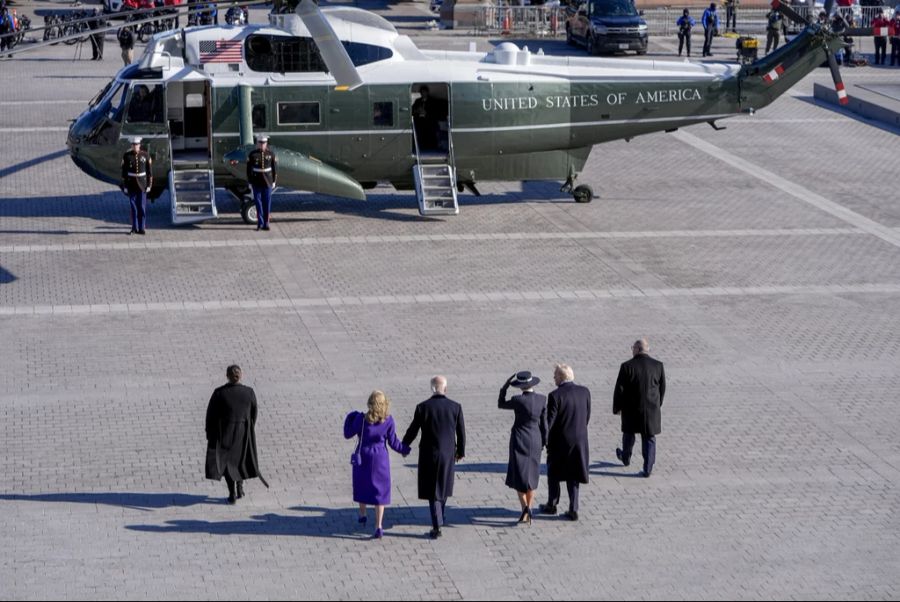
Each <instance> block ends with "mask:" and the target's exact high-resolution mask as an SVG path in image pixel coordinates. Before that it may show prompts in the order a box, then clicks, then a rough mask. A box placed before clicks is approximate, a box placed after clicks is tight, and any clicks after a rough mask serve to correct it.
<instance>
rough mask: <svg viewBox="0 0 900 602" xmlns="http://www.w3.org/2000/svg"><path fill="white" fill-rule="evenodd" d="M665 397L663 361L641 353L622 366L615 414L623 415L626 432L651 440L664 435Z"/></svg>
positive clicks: (623, 427) (616, 391)
mask: <svg viewBox="0 0 900 602" xmlns="http://www.w3.org/2000/svg"><path fill="white" fill-rule="evenodd" d="M665 394H666V373H665V371H664V370H663V365H662V362H660V361H658V360H655V359H653V358H652V357H650V356H649V355H647V354H644V353H641V354H639V355H636V356H635V357H634V358H632V359H630V360H628V361H627V362H625V363H624V364H622V367H621V368H619V377H618V378H617V379H616V390H615V392H614V393H613V413H617V412H622V432H623V433H641V434H642V435H644V436H647V437H649V436H654V435H658V434H659V433H661V432H662V420H661V416H660V415H661V413H662V412H661V411H660V408H662V404H663V397H664V396H665Z"/></svg>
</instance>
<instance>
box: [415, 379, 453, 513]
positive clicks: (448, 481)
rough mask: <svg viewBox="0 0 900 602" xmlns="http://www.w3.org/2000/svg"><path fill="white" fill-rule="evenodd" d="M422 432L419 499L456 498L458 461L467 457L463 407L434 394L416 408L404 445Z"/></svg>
mask: <svg viewBox="0 0 900 602" xmlns="http://www.w3.org/2000/svg"><path fill="white" fill-rule="evenodd" d="M420 429H421V431H422V439H421V441H419V499H420V500H446V499H447V498H449V497H451V496H452V495H453V477H454V475H455V469H456V458H457V457H459V458H461V457H463V456H465V455H466V425H465V421H464V420H463V411H462V406H461V405H459V404H458V403H456V402H455V401H453V400H452V399H450V398H448V397H446V396H444V395H439V394H434V395H433V396H432V397H431V399H427V400H425V401H423V402H422V403H420V404H419V405H417V406H416V411H415V414H414V415H413V421H412V423H411V424H410V425H409V428H408V429H407V430H406V435H404V437H403V444H404V445H411V444H412V442H413V441H415V439H416V436H418V434H419V430H420Z"/></svg>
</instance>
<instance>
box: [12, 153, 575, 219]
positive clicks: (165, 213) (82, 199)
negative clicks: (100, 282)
mask: <svg viewBox="0 0 900 602" xmlns="http://www.w3.org/2000/svg"><path fill="white" fill-rule="evenodd" d="M60 153H63V154H64V151H60V152H57V153H50V154H48V155H44V156H42V157H37V158H34V159H29V160H28V161H23V162H21V163H18V164H16V165H12V166H10V167H7V168H5V169H4V170H3V171H2V172H0V176H3V175H9V174H11V173H16V172H21V171H23V170H26V169H29V168H30V167H34V166H35V165H39V164H40V163H42V162H45V161H50V160H53V159H55V158H58V157H59V156H62V155H61V154H60ZM523 202H531V203H536V202H537V203H573V202H574V201H573V200H572V198H571V197H570V196H568V195H563V193H561V192H559V183H557V182H546V181H534V182H529V181H526V182H522V186H521V190H516V191H506V192H497V193H488V194H482V195H481V196H475V195H473V194H466V193H464V194H462V195H461V196H460V202H459V204H460V208H461V210H463V211H465V208H466V207H489V206H500V205H506V204H514V203H523ZM170 207H171V205H170V203H169V197H168V193H164V194H163V195H162V196H161V197H160V198H159V199H157V200H156V202H151V203H148V204H147V218H148V222H149V223H150V224H151V225H152V227H153V229H156V230H181V231H184V230H186V229H188V228H191V229H201V228H204V227H206V228H208V227H210V226H212V227H220V228H235V229H237V228H240V229H245V228H246V227H247V226H246V225H245V224H244V223H243V221H242V220H241V219H240V217H238V214H239V212H240V206H239V204H238V202H237V200H235V199H234V197H232V196H231V195H230V194H228V193H225V192H220V193H219V194H218V195H217V198H216V207H217V208H218V210H219V212H220V217H219V218H217V219H216V220H214V221H212V222H209V223H207V224H201V225H194V226H183V225H178V226H176V225H174V224H172V223H171V217H170ZM416 209H417V202H416V198H415V195H413V194H411V193H408V192H406V191H402V192H397V191H393V190H389V189H386V188H385V189H381V190H375V191H373V194H370V195H369V196H368V198H367V200H365V201H355V200H350V199H344V198H340V197H331V196H325V195H318V194H312V193H306V192H294V191H286V192H284V193H279V194H276V195H275V196H274V197H273V206H272V210H273V214H274V215H275V218H274V220H275V221H276V222H280V223H311V224H314V223H317V222H323V221H329V220H330V219H331V218H329V217H328V216H327V215H326V216H323V215H308V214H309V213H311V212H320V213H326V214H327V213H329V212H331V213H334V214H338V215H348V216H357V217H362V218H371V219H375V220H382V221H394V222H408V223H413V222H419V223H429V222H433V223H441V222H443V221H444V219H442V218H436V217H428V216H425V217H423V216H420V215H419V214H418V212H417V211H416ZM304 213H307V215H304ZM55 217H66V218H83V219H88V220H93V221H95V222H100V223H102V225H99V224H98V225H96V226H94V227H91V225H90V224H85V226H84V228H83V229H79V230H70V229H49V228H48V229H45V230H44V229H36V228H33V227H32V228H27V229H25V228H23V229H12V228H7V229H3V230H0V234H8V235H33V234H46V235H51V236H66V235H70V234H110V235H120V234H123V228H127V227H128V220H129V208H128V200H127V198H126V197H125V196H124V195H122V193H121V192H119V191H117V190H109V191H107V192H104V193H102V194H82V195H72V196H41V197H16V198H6V199H0V218H26V219H27V218H35V219H41V218H43V219H47V218H55ZM126 232H127V230H126Z"/></svg>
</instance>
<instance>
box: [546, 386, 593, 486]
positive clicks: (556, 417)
mask: <svg viewBox="0 0 900 602" xmlns="http://www.w3.org/2000/svg"><path fill="white" fill-rule="evenodd" d="M590 421H591V392H590V391H588V389H587V387H582V386H581V385H576V384H575V383H573V382H565V383H563V384H561V385H560V386H559V387H557V388H556V389H555V390H554V391H553V392H551V393H550V396H549V397H548V402H547V427H548V430H549V435H548V437H547V477H548V478H549V479H552V480H554V481H577V482H579V483H587V482H588V465H589V464H590V456H589V453H588V431H587V427H588V422H590Z"/></svg>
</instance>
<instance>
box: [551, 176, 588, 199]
mask: <svg viewBox="0 0 900 602" xmlns="http://www.w3.org/2000/svg"><path fill="white" fill-rule="evenodd" d="M559 191H560V192H568V193H571V194H572V198H574V199H575V202H576V203H590V202H591V201H592V200H593V199H594V189H593V188H591V187H590V186H588V185H587V184H581V185H580V186H575V173H574V172H570V173H569V177H568V178H566V182H565V183H564V184H563V185H562V186H560V188H559Z"/></svg>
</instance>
